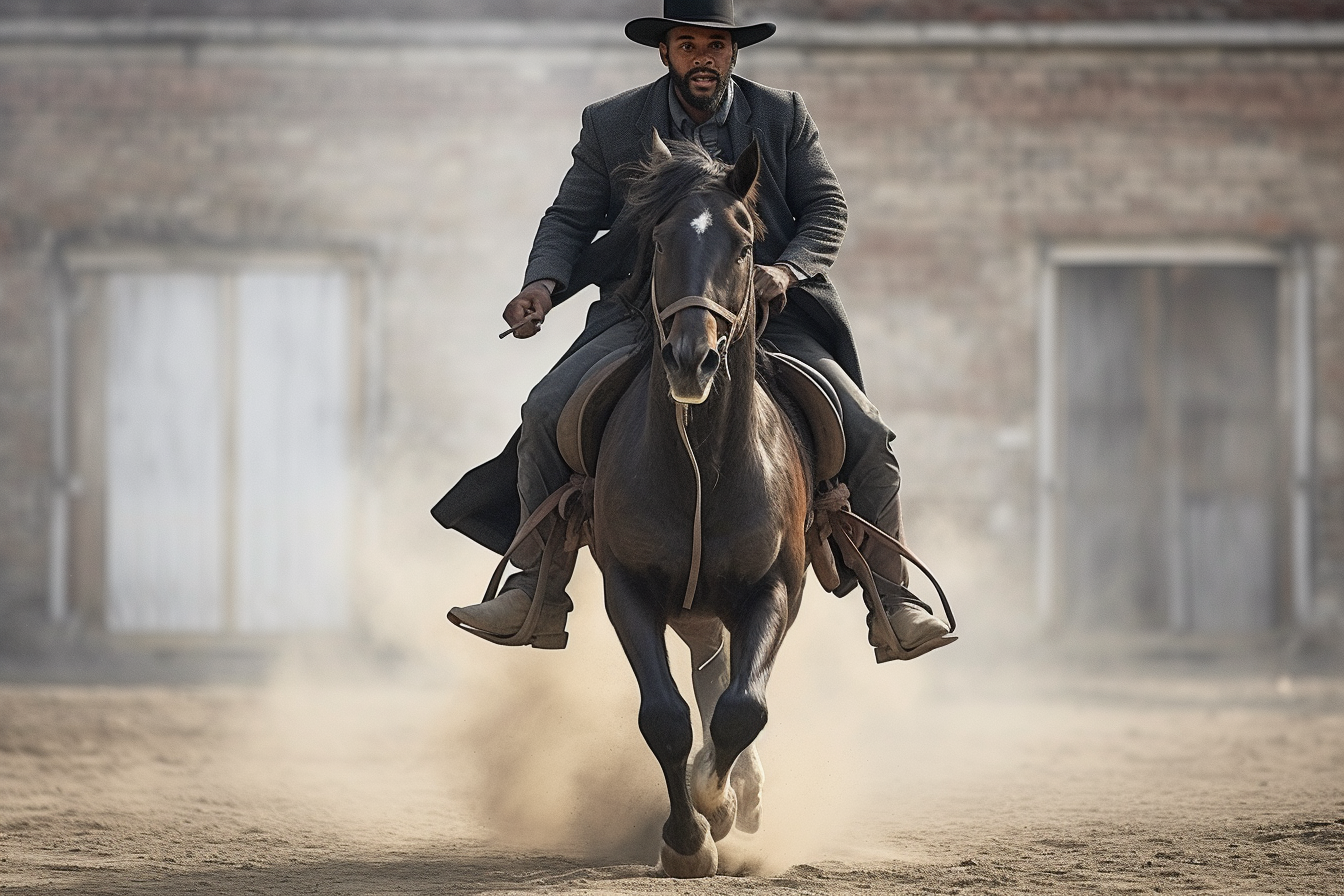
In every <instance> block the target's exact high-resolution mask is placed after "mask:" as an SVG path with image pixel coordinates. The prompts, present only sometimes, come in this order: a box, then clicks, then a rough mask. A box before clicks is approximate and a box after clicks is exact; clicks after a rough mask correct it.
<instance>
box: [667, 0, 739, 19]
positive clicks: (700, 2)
mask: <svg viewBox="0 0 1344 896" xmlns="http://www.w3.org/2000/svg"><path fill="white" fill-rule="evenodd" d="M663 18H665V19H680V20H682V21H690V22H720V23H722V24H724V25H732V24H733V23H734V22H735V21H736V19H734V18H733V0H663Z"/></svg>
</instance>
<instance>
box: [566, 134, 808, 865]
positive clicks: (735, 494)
mask: <svg viewBox="0 0 1344 896" xmlns="http://www.w3.org/2000/svg"><path fill="white" fill-rule="evenodd" d="M674 145H675V146H676V148H675V149H670V148H669V147H668V146H667V144H665V143H664V142H663V141H662V140H661V139H660V138H659V137H658V134H657V132H656V131H655V132H654V133H653V135H652V146H653V148H652V151H651V153H650V155H649V157H648V158H647V159H646V160H644V161H643V162H641V163H638V164H637V166H636V168H635V170H634V173H633V175H632V176H631V180H630V182H629V186H628V194H627V203H628V204H629V205H630V207H631V213H632V214H633V215H634V216H635V220H636V222H637V226H638V228H639V233H640V237H639V239H640V248H639V251H638V254H637V257H639V258H640V259H641V262H640V265H637V266H636V271H645V272H647V279H645V277H643V276H641V277H640V278H639V283H640V287H639V288H640V289H641V290H642V292H641V293H640V295H641V296H645V295H646V296H647V303H646V304H644V305H643V308H644V311H645V313H646V314H647V315H648V323H649V334H648V336H649V338H648V343H649V346H648V351H649V358H648V363H647V364H646V365H645V366H644V367H643V369H642V371H641V372H640V373H638V374H637V375H636V376H635V378H634V380H633V382H632V384H631V386H630V387H629V389H628V390H627V391H626V392H625V393H624V394H623V395H622V396H621V398H620V399H619V400H618V401H617V403H616V405H615V407H614V409H613V410H612V412H611V416H610V418H609V420H608V422H607V425H606V427H605V430H604V433H603V437H602V442H601V453H600V455H599V456H598V459H597V465H596V470H595V474H594V479H595V481H594V483H593V492H592V529H591V543H590V545H589V549H590V552H591V554H592V556H593V558H594V559H595V561H596V562H597V565H598V567H599V568H600V569H601V571H602V576H603V580H604V591H605V603H606V610H607V615H608V617H609V618H610V620H611V624H612V626H613V627H614V628H615V631H616V635H617V637H618V638H619V640H620V643H621V647H622V649H623V650H624V652H625V655H626V658H627V659H628V660H629V662H630V666H631V668H632V670H633V671H634V674H635V678H636V679H637V681H638V684H639V693H640V708H639V728H640V732H641V733H642V734H643V736H644V739H645V741H646V742H647V744H648V746H649V749H650V750H651V751H652V752H653V755H654V756H655V757H656V758H657V760H658V763H659V764H660V765H661V767H662V772H663V776H664V778H665V779H666V783H667V793H668V800H669V806H670V812H669V816H668V819H667V822H666V823H665V824H664V826H663V831H662V846H661V858H662V867H663V870H664V871H665V872H666V873H667V874H668V875H670V876H672V877H705V876H710V875H713V874H715V873H716V872H717V869H718V851H717V847H716V846H715V843H716V841H718V840H721V839H722V838H723V837H725V836H726V835H727V834H728V833H729V831H730V830H731V829H732V828H733V827H734V825H736V826H737V827H738V828H740V829H742V830H745V831H748V832H751V831H754V830H756V828H757V826H758V824H759V818H760V792H761V785H762V768H761V763H760V760H759V757H758V756H757V753H756V750H755V748H754V747H753V746H752V744H753V742H754V741H755V739H756V737H757V736H758V735H759V734H760V733H761V731H762V729H763V728H764V727H765V724H766V718H767V708H766V693H765V692H766V683H767V681H768V680H769V677H770V672H771V669H772V667H773V666H774V663H775V659H776V657H777V656H778V654H779V649H780V646H781V644H782V643H783V641H784V636H785V634H786V633H787V632H788V630H789V627H790V625H791V624H792V623H793V621H794V619H795V618H796V616H797V614H798V608H799V605H800V602H801V599H802V592H803V583H804V573H805V568H806V565H807V548H806V542H805V538H804V529H805V528H806V524H807V520H808V514H809V510H810V508H809V502H810V500H811V497H812V482H811V475H810V469H809V460H808V451H807V448H806V445H805V443H804V442H803V441H802V440H801V438H802V437H800V436H799V435H798V433H797V432H796V430H795V427H794V426H793V425H792V424H791V422H790V419H789V416H788V414H786V413H785V411H784V410H783V409H782V408H781V406H780V405H779V404H778V403H777V402H776V400H775V399H774V398H773V397H772V395H771V393H770V391H769V390H768V389H767V388H766V386H765V385H763V384H762V382H761V378H760V377H758V337H759V333H758V326H760V325H763V320H764V318H765V317H766V314H767V311H766V309H762V308H759V307H758V303H757V300H756V296H755V292H754V288H753V267H754V262H753V255H752V249H753V244H754V243H755V242H756V240H757V239H758V238H759V236H760V234H761V232H762V225H761V221H760V219H759V217H757V215H756V212H755V195H756V181H757V177H758V176H759V174H760V167H761V156H760V151H759V147H758V146H757V144H756V142H755V140H753V141H752V143H751V144H750V145H749V146H748V147H747V149H746V150H745V151H744V152H743V153H742V154H741V156H740V157H739V158H738V159H737V161H736V162H735V163H734V164H733V165H731V166H728V165H725V164H724V163H722V162H717V161H714V160H712V159H711V158H710V157H709V156H708V155H707V154H706V153H705V152H704V151H703V150H701V149H700V148H699V147H696V146H694V145H692V144H689V143H686V142H683V141H674ZM634 281H635V278H634V277H632V278H631V281H630V282H631V283H633V282H634ZM632 304H633V303H632ZM702 471H703V474H704V476H703V477H702ZM667 628H671V629H672V630H673V631H674V632H676V634H677V635H678V636H680V637H681V639H682V640H683V641H684V642H685V643H686V644H687V646H688V647H689V648H690V653H691V661H692V664H693V682H694V690H695V698H696V703H697V704H698V706H699V710H700V723H701V726H702V731H703V744H704V746H703V747H702V748H701V749H700V751H699V752H698V753H697V755H696V756H695V759H694V761H693V762H691V761H690V753H691V749H692V744H693V734H692V719H691V711H690V708H689V707H688V705H687V703H686V701H685V700H684V699H683V698H682V696H681V694H680V693H679V692H678V690H677V686H676V683H675V682H674V681H673V678H672V673H671V669H670V667H669V660H668V651H667V642H666V629H667ZM688 763H689V764H690V773H689V775H688V773H687V772H688Z"/></svg>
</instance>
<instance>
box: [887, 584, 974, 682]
mask: <svg viewBox="0 0 1344 896" xmlns="http://www.w3.org/2000/svg"><path fill="white" fill-rule="evenodd" d="M872 576H873V582H874V584H876V585H877V592H878V595H879V600H878V605H879V606H881V607H882V611H883V612H884V613H886V614H887V617H888V622H890V616H891V614H892V613H894V612H895V611H896V610H897V609H898V608H899V607H900V605H901V604H910V605H911V606H915V607H919V608H920V609H921V610H923V611H924V612H925V613H928V614H929V615H930V616H933V615H934V613H933V607H931V606H929V605H928V604H927V603H925V602H924V601H922V600H920V599H919V598H918V597H917V596H916V595H915V593H914V592H913V591H911V590H910V589H909V588H907V587H905V586H904V585H902V584H900V583H899V582H893V581H891V580H890V579H888V578H886V577H885V576H881V575H878V574H877V573H873V574H872ZM871 613H872V611H871V610H870V611H869V618H868V634H869V636H870V637H872V638H874V639H875V640H878V641H881V642H883V643H882V644H880V645H876V646H874V647H873V653H874V655H875V656H876V657H877V661H878V662H879V663H887V662H890V661H892V660H913V659H915V658H917V657H921V656H923V655H924V654H926V653H929V652H930V651H933V650H937V649H938V648H939V647H946V646H947V645H948V644H951V643H952V642H953V641H955V640H957V636H956V635H954V634H952V633H951V632H946V633H944V634H942V635H939V636H937V637H932V638H929V639H928V640H926V641H923V642H921V643H920V644H919V645H918V646H917V647H906V646H905V645H904V644H902V643H901V636H900V635H898V634H896V627H895V625H891V626H890V628H888V627H887V626H883V625H880V624H877V620H876V619H873V618H872V615H871ZM935 618H936V617H935ZM888 631H890V633H891V636H892V637H891V639H888V638H886V637H885V635H886V634H887V632H888Z"/></svg>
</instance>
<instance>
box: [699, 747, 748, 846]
mask: <svg viewBox="0 0 1344 896" xmlns="http://www.w3.org/2000/svg"><path fill="white" fill-rule="evenodd" d="M717 781H718V775H716V774H715V773H714V749H713V748H712V747H708V746H706V747H703V748H701V750H700V752H699V753H698V754H696V757H695V765H694V766H693V767H692V769H691V797H692V800H691V801H692V802H693V803H694V804H695V809H696V811H697V812H699V813H700V814H701V815H703V816H705V820H706V821H708V822H709V834H710V836H711V837H713V838H714V839H715V840H722V839H723V838H724V837H727V836H728V832H729V831H731V830H732V829H733V823H734V822H735V821H737V794H736V793H735V792H734V791H733V788H731V787H727V786H725V787H718V786H717Z"/></svg>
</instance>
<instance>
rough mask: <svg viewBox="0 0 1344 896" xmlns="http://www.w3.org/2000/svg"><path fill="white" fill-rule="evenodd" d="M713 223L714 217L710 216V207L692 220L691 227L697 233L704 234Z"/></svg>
mask: <svg viewBox="0 0 1344 896" xmlns="http://www.w3.org/2000/svg"><path fill="white" fill-rule="evenodd" d="M713 223H714V218H713V217H711V216H710V214H709V209H705V210H704V211H702V212H701V213H700V214H699V215H698V216H697V217H696V218H695V220H694V221H692V222H691V227H692V228H693V229H694V230H695V232H696V233H698V234H700V235H701V236H704V235H705V231H706V230H708V229H709V225H711V224H713Z"/></svg>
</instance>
